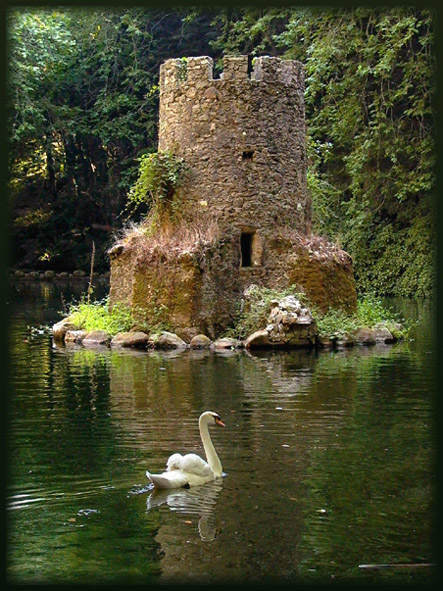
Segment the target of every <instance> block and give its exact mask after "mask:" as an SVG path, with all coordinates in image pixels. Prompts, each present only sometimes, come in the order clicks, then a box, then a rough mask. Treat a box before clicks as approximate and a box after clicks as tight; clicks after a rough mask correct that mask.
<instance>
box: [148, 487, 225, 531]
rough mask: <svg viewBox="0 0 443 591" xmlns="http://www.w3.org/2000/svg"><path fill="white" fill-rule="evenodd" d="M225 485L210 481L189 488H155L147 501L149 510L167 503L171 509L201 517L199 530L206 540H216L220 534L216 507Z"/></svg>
mask: <svg viewBox="0 0 443 591" xmlns="http://www.w3.org/2000/svg"><path fill="white" fill-rule="evenodd" d="M222 488H223V485H222V483H221V482H220V481H216V482H209V483H207V484H204V485H202V486H195V487H191V488H189V489H186V488H177V489H169V490H166V489H164V490H159V489H154V490H153V491H152V492H151V494H150V495H149V496H148V499H147V501H146V508H147V511H152V510H153V509H155V508H157V507H160V506H161V505H163V504H166V505H167V506H168V507H169V509H170V510H171V511H176V512H178V513H181V514H183V515H190V516H194V515H197V516H198V517H199V521H198V531H199V534H200V538H201V539H202V540H203V541H204V542H209V541H212V540H214V539H215V538H216V537H217V535H218V533H219V532H218V530H217V527H216V520H215V507H216V504H217V499H218V496H219V494H220V491H221V490H222Z"/></svg>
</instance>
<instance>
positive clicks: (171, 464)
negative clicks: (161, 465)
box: [166, 454, 183, 472]
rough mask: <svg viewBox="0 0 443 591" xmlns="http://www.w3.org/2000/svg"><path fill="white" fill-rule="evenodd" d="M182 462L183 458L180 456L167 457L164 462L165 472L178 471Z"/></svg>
mask: <svg viewBox="0 0 443 591" xmlns="http://www.w3.org/2000/svg"><path fill="white" fill-rule="evenodd" d="M182 460H183V456H182V455H181V454H172V456H169V458H168V461H167V462H166V471H167V472H169V471H170V470H179V469H180V467H181V466H180V464H181V461H182Z"/></svg>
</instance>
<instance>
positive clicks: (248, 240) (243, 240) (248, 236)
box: [240, 232, 254, 267]
mask: <svg viewBox="0 0 443 591" xmlns="http://www.w3.org/2000/svg"><path fill="white" fill-rule="evenodd" d="M253 238H254V234H253V233H251V232H242V234H241V237H240V247H241V266H242V267H250V266H251V265H252V240H253Z"/></svg>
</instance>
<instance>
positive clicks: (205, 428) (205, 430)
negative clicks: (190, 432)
mask: <svg viewBox="0 0 443 591" xmlns="http://www.w3.org/2000/svg"><path fill="white" fill-rule="evenodd" d="M198 426H199V429H200V437H201V440H202V443H203V448H204V450H205V454H206V460H207V462H208V464H209V465H210V466H211V468H212V470H213V472H214V474H215V475H216V476H221V475H222V471H223V468H222V465H221V462H220V459H219V457H218V455H217V452H216V451H215V447H214V444H213V443H212V439H211V436H210V435H209V425H208V423H207V422H206V421H205V420H200V421H199V425H198Z"/></svg>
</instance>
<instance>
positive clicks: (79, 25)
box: [6, 6, 436, 297]
mask: <svg viewBox="0 0 443 591" xmlns="http://www.w3.org/2000/svg"><path fill="white" fill-rule="evenodd" d="M434 35H435V14H434V13H433V12H432V11H431V10H429V9H419V8H416V7H394V8H378V7H355V8H346V9H343V8H341V9H339V8H330V7H325V8H314V7H305V8H301V7H288V6H285V7H268V8H254V7H250V6H249V7H238V8H227V7H212V8H208V7H202V8H195V9H191V8H179V7H177V8H176V9H172V8H171V9H162V10H160V9H148V8H144V7H128V8H119V9H112V8H98V7H82V8H68V7H66V8H57V9H56V8H54V9H39V8H35V9H32V8H29V7H28V8H15V9H12V10H9V11H8V13H7V56H8V63H7V70H8V72H7V73H8V84H7V113H6V116H7V126H8V128H7V135H8V141H9V143H8V150H7V156H8V188H9V212H8V213H9V217H10V227H11V229H10V232H11V244H12V246H11V252H10V261H9V262H10V265H11V266H12V267H13V268H17V269H19V268H20V269H36V270H45V269H52V270H55V271H73V270H74V269H83V270H84V271H88V270H89V266H90V259H91V251H92V244H93V243H94V245H95V249H96V252H95V268H96V270H99V271H105V270H107V269H108V268H109V260H108V258H107V256H106V250H107V249H108V248H109V247H110V246H111V244H112V243H113V241H114V240H115V235H116V233H118V232H119V231H120V230H121V229H122V228H123V227H124V226H125V225H127V224H128V223H129V222H130V221H131V220H132V221H139V220H140V219H142V218H143V216H144V215H146V213H147V209H148V205H145V206H143V205H142V206H139V207H138V208H137V209H134V208H133V207H132V205H131V202H130V199H128V196H129V194H130V189H131V187H132V186H133V185H134V183H135V181H136V179H137V171H138V166H139V162H140V158H141V157H142V156H143V155H144V154H147V153H152V152H155V151H156V150H157V123H158V98H159V97H158V93H159V88H158V76H159V67H160V64H161V63H162V62H163V61H165V60H166V59H169V58H183V57H190V56H198V55H210V56H211V57H213V58H214V62H215V75H217V73H218V72H219V71H221V61H222V57H223V56H224V55H239V54H248V55H250V56H252V57H254V56H259V55H271V56H278V57H283V58H290V59H297V60H300V61H302V62H303V63H304V64H305V69H306V72H305V74H306V94H305V100H306V120H307V156H308V187H309V190H310V193H311V197H312V202H313V231H314V232H315V233H317V234H320V235H322V236H325V237H327V238H328V239H329V240H332V241H333V242H335V243H337V244H338V245H340V246H341V247H342V248H344V249H345V250H347V251H348V252H349V253H350V254H351V255H352V257H353V260H354V268H355V274H356V279H357V286H358V289H359V291H360V292H365V291H368V292H372V293H377V294H379V295H398V296H418V297H429V296H431V295H433V293H434V291H435V287H436V228H435V226H436V224H435V219H436V211H435V190H436V189H435V185H436V183H435V112H434V111H435V104H434V103H435V84H436V76H435V47H434Z"/></svg>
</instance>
